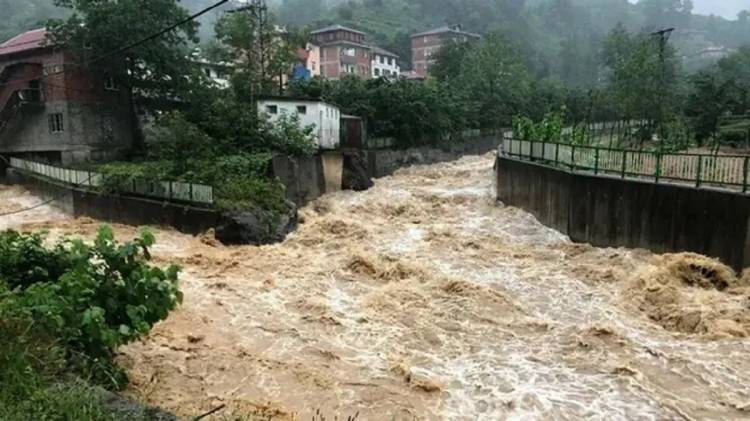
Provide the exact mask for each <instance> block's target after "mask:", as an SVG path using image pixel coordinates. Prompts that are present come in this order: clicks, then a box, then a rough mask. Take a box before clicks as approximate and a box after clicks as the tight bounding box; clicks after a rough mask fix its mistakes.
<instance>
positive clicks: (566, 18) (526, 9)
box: [0, 0, 750, 87]
mask: <svg viewBox="0 0 750 421" xmlns="http://www.w3.org/2000/svg"><path fill="white" fill-rule="evenodd" d="M180 3H181V4H183V5H184V6H185V7H186V8H188V9H190V10H191V11H197V10H200V9H202V8H204V7H206V6H209V5H211V4H213V3H214V0H182V1H181V2H180ZM238 3H242V2H241V1H236V2H235V4H233V5H227V6H226V7H224V10H226V9H229V8H232V7H236V6H237V5H238ZM268 4H269V7H270V8H271V10H272V12H273V14H274V15H275V17H276V19H277V21H278V22H279V23H281V24H284V25H289V26H296V27H304V28H307V29H309V30H311V29H315V28H316V27H320V26H324V25H329V24H334V23H336V24H342V25H346V26H350V27H353V28H355V29H359V30H362V31H364V32H365V33H367V34H368V40H369V42H371V43H373V44H376V45H378V46H380V47H382V48H385V49H388V50H390V51H393V52H395V53H397V54H398V55H399V56H400V64H401V66H402V68H403V69H410V68H411V44H410V35H411V34H413V33H416V32H420V31H425V30H429V29H432V28H435V27H438V26H442V25H446V24H450V25H453V24H460V25H462V26H463V28H464V29H465V30H467V31H471V32H477V33H480V34H484V33H488V32H490V31H499V32H501V33H503V34H504V35H505V36H506V38H507V39H508V41H509V42H511V43H513V44H514V46H515V47H516V48H517V49H518V50H519V51H520V53H521V56H522V57H523V59H524V61H525V62H526V65H527V66H528V68H529V70H530V71H531V73H532V75H534V76H535V77H536V78H538V79H556V80H559V81H561V82H563V83H566V84H569V85H571V86H580V87H585V86H591V85H595V84H597V83H598V82H599V81H600V80H601V79H602V77H603V75H602V73H601V68H600V67H601V65H600V63H601V46H602V42H603V41H604V40H605V39H606V37H607V34H608V33H609V32H610V31H611V30H612V29H613V28H615V27H616V26H618V25H621V26H623V27H624V28H626V29H628V30H629V31H633V32H646V31H653V30H657V29H661V28H664V27H674V28H676V31H675V33H674V35H673V37H672V39H671V41H670V42H671V45H673V46H674V47H675V48H676V50H677V53H678V54H677V55H678V57H679V58H680V59H681V60H682V61H683V67H684V68H685V69H686V70H687V71H688V72H695V71H697V70H699V69H701V68H704V67H705V66H708V65H710V64H712V63H714V62H716V61H717V60H718V59H719V58H721V57H722V56H725V55H726V54H728V53H730V52H732V51H735V50H736V49H738V48H740V47H741V46H743V45H746V44H748V43H750V12H747V10H748V9H750V0H692V1H691V0H640V1H635V0H268ZM0 8H1V9H2V10H3V12H4V17H3V20H2V21H1V22H0V39H3V40H5V39H8V38H10V37H12V36H14V35H16V34H17V33H19V32H21V31H24V30H28V29H33V28H36V27H40V26H43V25H44V21H45V20H46V19H48V18H53V17H61V16H65V14H66V13H67V11H66V10H64V9H60V8H57V7H55V6H54V5H53V1H52V0H25V1H18V0H0ZM222 13H223V11H221V10H220V11H217V12H215V13H211V14H209V15H207V16H205V17H204V18H203V19H202V20H201V23H202V26H201V37H202V39H203V42H210V40H211V38H212V35H213V24H214V23H215V21H216V20H217V19H218V17H219V16H220V15H221V14H222ZM712 14H713V15H714V16H710V15H712Z"/></svg>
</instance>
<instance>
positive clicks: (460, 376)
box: [0, 154, 750, 420]
mask: <svg viewBox="0 0 750 421" xmlns="http://www.w3.org/2000/svg"><path fill="white" fill-rule="evenodd" d="M492 165H493V156H492V154H488V155H485V156H481V157H467V158H464V159H462V160H459V161H457V162H453V163H445V164H437V165H432V166H422V167H414V168H409V169H403V170H400V171H399V172H397V173H396V174H395V175H394V176H392V177H386V178H384V179H381V180H378V181H377V182H376V185H375V187H374V188H373V189H371V190H369V191H366V192H362V193H355V192H341V193H337V194H333V195H329V196H326V197H323V198H321V199H319V200H318V201H316V202H314V203H312V204H311V205H309V206H308V207H307V208H305V209H303V210H302V211H301V215H302V217H303V220H304V221H303V223H302V225H301V226H300V229H299V231H298V232H296V233H294V234H293V235H292V236H290V237H289V239H288V240H287V241H286V242H284V243H283V244H278V245H274V246H267V247H261V248H257V247H224V246H221V245H219V244H218V243H216V241H215V240H214V239H213V238H211V236H210V235H205V236H202V237H191V236H188V235H183V234H180V233H177V232H174V231H170V230H157V233H158V245H157V246H156V248H155V251H154V252H155V255H156V259H157V262H158V263H160V264H167V263H169V262H175V263H178V264H180V265H182V266H183V268H184V272H183V275H182V288H183V290H184V292H185V302H184V304H183V305H182V307H181V308H180V309H179V310H177V311H175V312H174V313H173V314H172V315H171V316H170V317H169V319H168V320H166V321H165V322H163V323H161V324H159V325H158V326H157V327H156V328H155V329H154V330H153V332H152V333H151V335H150V336H149V337H148V338H146V339H145V340H143V341H142V342H139V343H135V344H131V345H129V346H127V347H125V348H123V349H122V350H121V355H120V356H119V360H120V362H121V363H122V364H123V365H124V366H125V367H126V368H127V370H128V372H129V375H130V378H131V386H130V390H129V391H128V393H129V394H131V395H132V396H134V397H136V398H138V399H142V400H144V401H147V402H149V403H152V404H155V405H159V406H161V407H164V408H165V409H167V410H170V411H173V412H175V413H177V414H180V415H185V416H189V415H196V414H199V413H203V412H206V411H208V410H210V409H212V408H215V407H217V406H219V405H222V404H225V405H226V407H225V409H223V410H222V411H221V412H219V415H220V416H231V415H239V416H244V417H248V418H249V419H251V420H252V419H264V420H266V419H273V420H286V419H301V420H310V419H312V416H313V415H314V414H316V413H317V411H320V413H321V414H325V416H326V419H328V420H333V419H335V417H336V416H338V419H346V417H347V416H353V415H355V414H357V413H358V414H359V418H358V419H360V420H414V419H418V420H422V419H425V420H495V419H571V420H572V419H581V418H589V419H601V420H614V419H623V420H624V419H628V420H637V419H643V420H665V419H696V420H697V419H717V420H719V419H721V420H728V419H747V418H750V340H749V339H747V335H748V332H749V331H750V289H749V288H748V287H747V285H748V282H747V278H748V277H743V276H735V275H734V274H733V273H731V271H729V270H728V269H726V268H725V267H723V266H721V265H719V264H717V263H716V262H713V261H710V260H707V259H703V258H701V257H700V256H693V255H672V256H656V255H652V254H651V253H649V252H647V251H642V250H626V249H600V248H593V247H590V246H587V245H576V244H573V243H571V242H570V241H569V240H568V239H567V238H566V237H564V236H562V235H561V234H559V233H557V232H555V231H553V230H551V229H548V228H546V227H544V226H542V225H541V224H539V223H538V222H537V221H536V220H535V219H534V218H533V217H532V216H530V215H529V214H527V213H525V212H523V211H521V210H518V209H515V208H511V207H505V206H503V205H502V204H497V203H496V202H495V200H494V188H493V185H492V180H493V176H492ZM34 199H35V198H33V197H31V196H29V195H28V193H26V192H24V191H23V190H21V189H18V188H7V187H0V203H2V205H0V208H1V210H5V211H7V210H9V209H12V208H13V207H14V206H17V207H21V206H28V205H29V204H33V203H34ZM98 223H99V222H97V221H93V220H90V219H78V220H74V219H71V218H69V217H65V216H64V215H61V214H59V213H58V212H56V211H54V210H53V209H51V208H47V207H42V208H40V209H37V210H34V211H32V212H29V213H25V214H20V215H16V216H12V217H4V218H0V229H2V228H8V227H24V228H26V229H47V230H50V231H51V232H52V234H53V235H59V234H73V235H83V236H91V235H92V234H93V233H94V232H95V230H96V227H97V225H98ZM116 231H117V232H118V233H119V235H120V237H121V238H123V237H128V236H132V235H134V234H135V232H136V229H135V228H133V227H127V226H116ZM318 418H319V417H318ZM217 419H218V418H217Z"/></svg>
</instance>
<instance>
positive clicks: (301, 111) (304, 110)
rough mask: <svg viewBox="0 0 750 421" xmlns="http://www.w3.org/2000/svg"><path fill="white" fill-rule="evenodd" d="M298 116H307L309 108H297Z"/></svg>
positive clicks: (302, 106)
mask: <svg viewBox="0 0 750 421" xmlns="http://www.w3.org/2000/svg"><path fill="white" fill-rule="evenodd" d="M297 114H307V106H306V105H298V106H297Z"/></svg>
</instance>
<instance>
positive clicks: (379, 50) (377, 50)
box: [372, 45, 398, 58]
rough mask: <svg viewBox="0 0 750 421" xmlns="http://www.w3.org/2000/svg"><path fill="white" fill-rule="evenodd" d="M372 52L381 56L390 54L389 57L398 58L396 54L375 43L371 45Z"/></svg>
mask: <svg viewBox="0 0 750 421" xmlns="http://www.w3.org/2000/svg"><path fill="white" fill-rule="evenodd" d="M372 52H373V53H375V54H378V55H381V56H390V57H396V58H398V54H396V53H392V52H390V51H388V50H385V49H382V48H380V47H378V46H376V45H373V46H372Z"/></svg>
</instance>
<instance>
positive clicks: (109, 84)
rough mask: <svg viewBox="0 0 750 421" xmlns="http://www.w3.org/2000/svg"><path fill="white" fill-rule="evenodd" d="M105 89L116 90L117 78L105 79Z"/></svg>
mask: <svg viewBox="0 0 750 421" xmlns="http://www.w3.org/2000/svg"><path fill="white" fill-rule="evenodd" d="M104 89H106V90H108V91H116V90H117V84H116V83H115V78H113V77H108V78H106V79H104Z"/></svg>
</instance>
